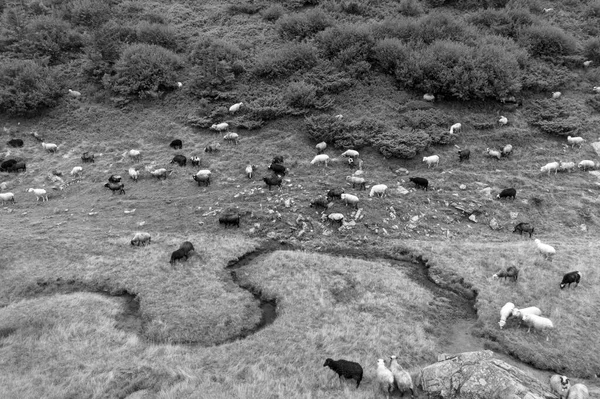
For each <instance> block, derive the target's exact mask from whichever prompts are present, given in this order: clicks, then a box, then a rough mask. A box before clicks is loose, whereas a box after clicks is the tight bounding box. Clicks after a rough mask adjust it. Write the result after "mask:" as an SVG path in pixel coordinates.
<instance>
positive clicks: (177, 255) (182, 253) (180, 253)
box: [169, 248, 188, 265]
mask: <svg viewBox="0 0 600 399" xmlns="http://www.w3.org/2000/svg"><path fill="white" fill-rule="evenodd" d="M187 258H188V251H186V250H185V249H183V248H179V249H177V250H175V251H173V253H172V254H171V260H170V261H169V263H170V264H171V265H175V262H177V261H178V260H180V259H182V260H187Z"/></svg>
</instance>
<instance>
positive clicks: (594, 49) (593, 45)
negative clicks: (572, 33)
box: [583, 37, 600, 64]
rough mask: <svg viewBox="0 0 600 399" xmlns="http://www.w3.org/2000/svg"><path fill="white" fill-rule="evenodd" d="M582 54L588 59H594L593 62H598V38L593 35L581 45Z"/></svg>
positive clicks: (599, 42)
mask: <svg viewBox="0 0 600 399" xmlns="http://www.w3.org/2000/svg"><path fill="white" fill-rule="evenodd" d="M583 54H585V58H587V59H588V60H592V61H594V63H595V64H600V39H599V38H597V37H594V38H592V39H590V40H588V41H587V42H585V44H584V46H583Z"/></svg>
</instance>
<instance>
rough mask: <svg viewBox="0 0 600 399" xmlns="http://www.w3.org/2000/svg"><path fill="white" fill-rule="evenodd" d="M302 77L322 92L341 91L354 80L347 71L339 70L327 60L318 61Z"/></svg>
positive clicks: (333, 92) (334, 92) (352, 83)
mask: <svg viewBox="0 0 600 399" xmlns="http://www.w3.org/2000/svg"><path fill="white" fill-rule="evenodd" d="M303 78H304V81H305V82H306V83H310V84H312V85H314V86H316V87H317V88H318V89H319V93H323V94H337V93H341V92H342V91H344V90H346V89H348V88H350V87H351V86H352V85H354V83H355V82H356V80H355V79H353V78H352V77H351V76H350V74H349V73H347V72H345V71H340V70H339V69H337V68H336V67H335V66H334V65H333V64H332V63H331V62H329V61H321V62H319V63H318V64H317V65H316V66H315V67H314V68H313V69H311V70H310V71H308V72H306V73H304V75H303Z"/></svg>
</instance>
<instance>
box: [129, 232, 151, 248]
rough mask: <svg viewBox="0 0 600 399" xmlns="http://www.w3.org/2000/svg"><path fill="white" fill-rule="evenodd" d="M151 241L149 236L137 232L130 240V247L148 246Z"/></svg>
mask: <svg viewBox="0 0 600 399" xmlns="http://www.w3.org/2000/svg"><path fill="white" fill-rule="evenodd" d="M151 240H152V237H150V234H148V233H144V232H138V233H135V235H134V236H133V239H132V240H131V245H137V246H138V247H139V246H140V245H141V246H146V245H150V241H151Z"/></svg>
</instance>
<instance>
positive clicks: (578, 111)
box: [525, 98, 587, 136]
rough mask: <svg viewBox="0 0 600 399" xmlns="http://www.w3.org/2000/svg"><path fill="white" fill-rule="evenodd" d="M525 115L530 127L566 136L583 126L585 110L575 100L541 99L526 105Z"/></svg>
mask: <svg viewBox="0 0 600 399" xmlns="http://www.w3.org/2000/svg"><path fill="white" fill-rule="evenodd" d="M525 115H526V116H527V121H528V122H529V123H530V124H531V125H532V126H535V127H538V128H540V130H542V131H543V132H546V133H550V134H556V135H559V136H567V135H571V134H572V132H573V131H575V130H577V129H579V128H581V127H582V126H583V122H582V121H585V120H586V115H587V110H586V109H585V107H584V106H583V105H582V104H579V103H578V102H576V101H575V100H571V99H567V98H564V99H561V101H556V100H553V99H543V100H535V101H532V102H531V103H530V104H528V106H527V107H526V113H525Z"/></svg>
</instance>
